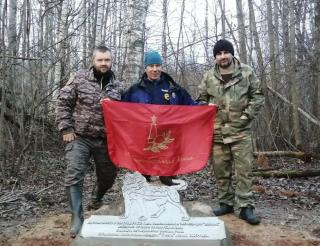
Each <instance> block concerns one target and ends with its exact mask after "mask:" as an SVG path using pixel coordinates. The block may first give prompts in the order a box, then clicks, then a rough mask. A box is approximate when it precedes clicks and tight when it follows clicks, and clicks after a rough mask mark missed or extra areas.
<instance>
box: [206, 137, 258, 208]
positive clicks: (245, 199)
mask: <svg viewBox="0 0 320 246" xmlns="http://www.w3.org/2000/svg"><path fill="white" fill-rule="evenodd" d="M252 151H253V149H252V142H251V138H250V137H249V136H248V137H246V138H244V139H241V140H239V141H236V142H233V143H228V144H224V143H220V142H214V146H213V156H212V161H213V171H214V174H215V177H216V180H217V184H218V188H219V191H218V199H219V202H220V203H225V204H228V205H230V206H235V207H236V208H241V207H247V206H249V205H251V206H253V205H254V204H253V199H252V191H251V189H252V178H251V168H252V162H253V153H252ZM233 170H234V178H235V180H232V176H233V175H232V174H233ZM233 183H234V185H233Z"/></svg>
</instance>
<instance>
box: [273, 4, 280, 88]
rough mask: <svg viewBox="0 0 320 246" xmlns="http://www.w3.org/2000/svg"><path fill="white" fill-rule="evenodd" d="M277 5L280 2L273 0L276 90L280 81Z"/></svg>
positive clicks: (274, 84)
mask: <svg viewBox="0 0 320 246" xmlns="http://www.w3.org/2000/svg"><path fill="white" fill-rule="evenodd" d="M279 4H280V2H279V1H277V0H273V6H274V10H273V16H274V48H275V67H276V73H277V78H278V81H273V82H272V83H273V86H274V88H276V89H277V88H278V87H279V85H280V83H279V82H280V81H281V78H282V77H281V68H280V40H279V36H280V35H279V33H280V32H279V26H280V24H279V16H280V14H279V13H280V10H279Z"/></svg>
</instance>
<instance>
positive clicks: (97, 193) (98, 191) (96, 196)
mask: <svg viewBox="0 0 320 246" xmlns="http://www.w3.org/2000/svg"><path fill="white" fill-rule="evenodd" d="M105 193H106V191H105V189H103V188H102V187H99V185H96V186H95V188H94V189H93V191H92V193H91V199H90V202H89V204H88V206H87V209H88V210H89V211H90V210H97V209H99V208H100V207H101V206H102V198H103V196H104V194H105Z"/></svg>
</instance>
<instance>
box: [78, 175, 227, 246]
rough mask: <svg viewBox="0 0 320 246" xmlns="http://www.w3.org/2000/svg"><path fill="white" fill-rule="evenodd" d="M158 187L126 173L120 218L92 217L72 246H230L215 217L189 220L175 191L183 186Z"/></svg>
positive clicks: (222, 223)
mask: <svg viewBox="0 0 320 246" xmlns="http://www.w3.org/2000/svg"><path fill="white" fill-rule="evenodd" d="M174 182H175V183H178V185H173V186H158V185H152V184H150V183H148V182H146V179H145V178H144V177H143V176H142V175H141V174H139V173H127V174H126V176H125V179H124V183H123V187H122V192H123V197H124V204H125V213H124V214H123V215H122V216H107V215H92V216H91V217H90V218H88V219H86V220H85V221H84V224H83V226H82V230H81V233H80V237H78V238H77V239H76V240H75V241H74V242H73V244H72V245H90V246H98V245H99V246H102V245H105V246H107V245H108V246H170V245H174V246H177V245H183V246H194V245H197V246H220V245H221V246H225V245H231V241H230V239H229V238H228V236H227V233H226V229H225V225H224V222H223V221H222V220H220V219H218V218H217V217H190V216H189V215H188V213H187V211H186V209H185V208H184V207H183V206H182V204H181V203H180V196H179V193H178V190H184V189H186V187H187V183H186V182H185V181H183V180H174Z"/></svg>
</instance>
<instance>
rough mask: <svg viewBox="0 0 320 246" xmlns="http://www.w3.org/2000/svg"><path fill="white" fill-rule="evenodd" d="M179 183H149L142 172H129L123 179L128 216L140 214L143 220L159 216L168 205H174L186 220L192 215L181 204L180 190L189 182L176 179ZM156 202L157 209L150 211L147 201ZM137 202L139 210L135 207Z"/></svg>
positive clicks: (126, 213)
mask: <svg viewBox="0 0 320 246" xmlns="http://www.w3.org/2000/svg"><path fill="white" fill-rule="evenodd" d="M174 182H175V183H177V185H173V186H156V185H151V184H149V183H148V182H147V181H146V179H145V177H143V176H142V175H141V174H140V173H127V174H126V175H125V179H124V181H123V186H122V194H123V197H124V204H125V214H124V215H123V216H122V218H128V217H130V216H133V215H135V216H136V215H137V213H139V214H138V219H139V220H141V221H143V220H147V219H148V218H159V217H160V216H161V214H163V213H164V212H165V211H166V209H167V207H168V205H170V204H171V205H173V206H174V207H175V208H177V209H178V211H179V212H180V214H181V219H182V220H184V221H186V220H189V219H190V217H189V215H188V213H187V211H186V209H185V208H184V207H183V206H182V205H181V204H180V196H179V193H178V190H185V189H186V188H187V183H186V182H185V181H183V180H174ZM148 202H152V203H153V204H156V211H152V213H149V211H148V206H147V203H148ZM134 203H135V205H136V207H138V210H134V209H133V204H134Z"/></svg>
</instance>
